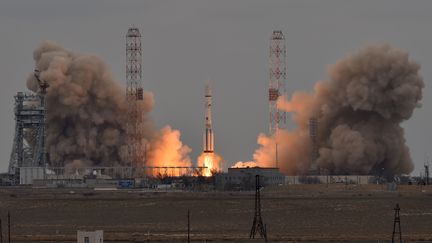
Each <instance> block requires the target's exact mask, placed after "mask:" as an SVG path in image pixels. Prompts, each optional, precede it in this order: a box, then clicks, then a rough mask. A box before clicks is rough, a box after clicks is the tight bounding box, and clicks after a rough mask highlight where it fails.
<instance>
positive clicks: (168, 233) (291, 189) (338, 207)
mask: <svg viewBox="0 0 432 243" xmlns="http://www.w3.org/2000/svg"><path fill="white" fill-rule="evenodd" d="M396 203H399V204H400V207H401V225H402V233H403V239H404V242H432V186H429V187H424V186H423V187H419V186H414V185H413V186H401V187H399V190H398V191H396V192H389V191H386V190H385V189H384V187H383V186H381V185H362V186H358V185H357V186H355V185H348V186H347V185H329V186H328V187H327V186H326V185H290V186H283V187H277V188H265V189H263V190H262V207H263V209H262V215H263V220H264V223H265V224H266V225H267V231H268V238H269V242H389V240H390V239H391V233H392V229H393V218H394V210H393V208H394V206H395V204H396ZM187 210H190V215H191V230H192V231H191V237H192V240H193V242H264V241H263V240H262V239H256V240H253V241H251V240H249V232H250V228H251V225H252V219H253V212H254V211H253V210H254V192H182V191H171V192H170V191H168V192H167V191H149V190H140V189H136V190H117V191H95V190H92V189H43V188H40V189H32V188H5V187H3V188H0V216H1V219H2V221H3V232H4V236H5V237H7V234H6V232H7V229H6V220H7V216H6V215H7V211H10V213H11V222H12V227H11V232H12V237H11V238H12V242H76V231H77V230H104V238H105V242H186V239H187V238H186V237H187V234H186V231H187V218H186V215H187Z"/></svg>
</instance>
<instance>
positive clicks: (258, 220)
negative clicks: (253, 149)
mask: <svg viewBox="0 0 432 243" xmlns="http://www.w3.org/2000/svg"><path fill="white" fill-rule="evenodd" d="M260 190H261V186H260V182H259V175H256V176H255V215H254V220H253V223H252V229H251V232H250V235H249V238H251V239H255V234H256V233H257V231H258V232H259V234H260V236H261V238H264V240H265V242H267V229H266V226H265V225H264V223H263V220H262V217H261V194H260Z"/></svg>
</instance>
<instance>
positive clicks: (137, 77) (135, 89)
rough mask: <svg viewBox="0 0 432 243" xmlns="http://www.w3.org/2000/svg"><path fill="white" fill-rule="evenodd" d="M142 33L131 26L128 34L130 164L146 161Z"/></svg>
mask: <svg viewBox="0 0 432 243" xmlns="http://www.w3.org/2000/svg"><path fill="white" fill-rule="evenodd" d="M141 72H142V50H141V34H140V32H139V29H138V28H129V29H128V32H127V34H126V102H127V112H128V114H127V115H128V119H127V125H126V135H127V146H128V158H127V162H128V164H129V165H130V166H136V165H137V164H141V165H142V164H143V163H144V152H145V151H144V150H145V144H144V143H143V126H142V123H143V115H144V114H143V110H142V109H140V105H139V103H140V102H143V96H144V95H143V85H142V80H141V77H142V74H141Z"/></svg>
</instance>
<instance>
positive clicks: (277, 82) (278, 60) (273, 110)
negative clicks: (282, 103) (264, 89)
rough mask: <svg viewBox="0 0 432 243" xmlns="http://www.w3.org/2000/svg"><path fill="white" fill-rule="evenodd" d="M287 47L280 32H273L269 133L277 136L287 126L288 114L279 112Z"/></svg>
mask: <svg viewBox="0 0 432 243" xmlns="http://www.w3.org/2000/svg"><path fill="white" fill-rule="evenodd" d="M285 79H286V46H285V37H284V35H283V33H282V31H280V30H275V31H273V34H272V36H271V39H270V53H269V92H268V94H269V133H270V135H276V134H277V133H278V130H279V129H280V128H281V127H284V126H285V124H286V113H285V112H284V111H281V110H278V108H277V99H278V98H279V96H281V95H285V93H286V90H285Z"/></svg>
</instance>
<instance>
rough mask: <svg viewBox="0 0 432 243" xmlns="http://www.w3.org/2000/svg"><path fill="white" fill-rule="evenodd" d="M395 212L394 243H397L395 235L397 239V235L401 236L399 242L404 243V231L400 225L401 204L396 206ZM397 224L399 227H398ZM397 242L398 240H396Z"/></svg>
mask: <svg viewBox="0 0 432 243" xmlns="http://www.w3.org/2000/svg"><path fill="white" fill-rule="evenodd" d="M394 211H395V217H394V222H393V234H392V240H391V242H392V243H395V242H397V241H395V235H396V238H397V235H399V242H400V243H402V230H401V225H400V217H399V211H400V208H399V203H397V204H396V207H395V208H394ZM396 224H397V225H398V226H397V227H396ZM396 240H397V239H396Z"/></svg>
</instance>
